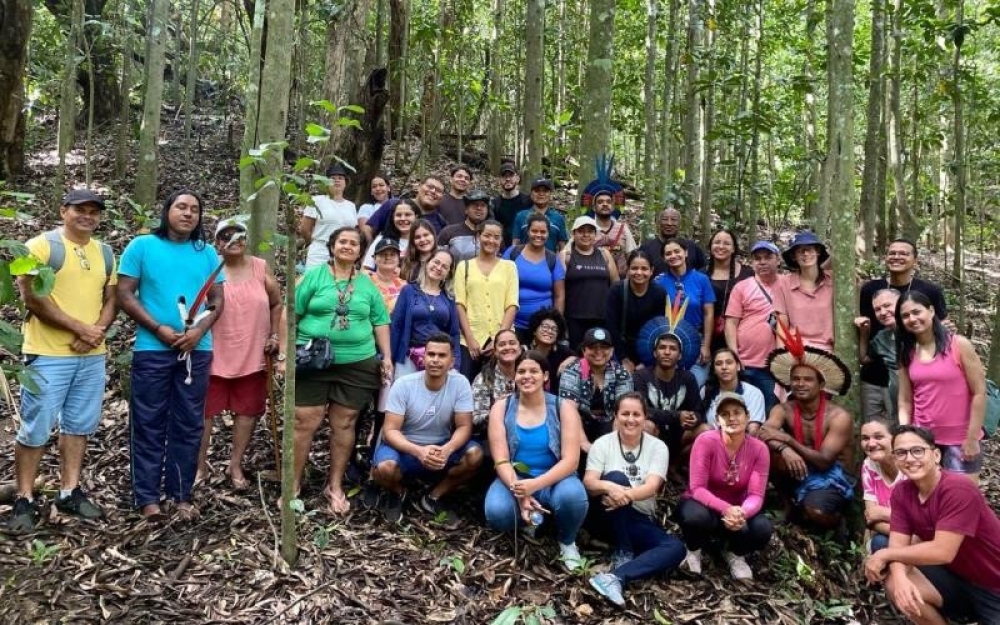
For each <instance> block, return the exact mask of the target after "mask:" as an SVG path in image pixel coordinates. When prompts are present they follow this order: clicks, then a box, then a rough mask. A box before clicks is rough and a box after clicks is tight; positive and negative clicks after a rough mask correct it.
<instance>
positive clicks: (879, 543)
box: [868, 532, 889, 553]
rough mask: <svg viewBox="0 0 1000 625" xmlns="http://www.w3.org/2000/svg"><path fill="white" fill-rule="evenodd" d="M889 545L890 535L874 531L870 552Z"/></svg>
mask: <svg viewBox="0 0 1000 625" xmlns="http://www.w3.org/2000/svg"><path fill="white" fill-rule="evenodd" d="M888 546H889V537H888V536H886V535H885V534H879V533H878V532H872V540H871V544H870V545H869V546H868V552H869V553H875V552H876V551H880V550H882V549H885V548H886V547H888Z"/></svg>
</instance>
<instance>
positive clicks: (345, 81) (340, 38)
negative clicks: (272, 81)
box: [262, 0, 373, 166]
mask: <svg viewBox="0 0 1000 625" xmlns="http://www.w3.org/2000/svg"><path fill="white" fill-rule="evenodd" d="M372 3H373V0H356V1H355V2H352V3H350V4H348V5H347V6H346V7H345V8H344V10H343V11H341V12H340V13H338V14H337V16H336V17H334V18H331V19H330V20H328V22H327V27H326V74H325V75H324V79H323V97H324V98H326V99H327V100H329V101H330V102H332V103H333V104H334V105H336V106H343V105H345V104H356V103H355V102H352V101H351V100H352V99H353V98H355V97H356V96H357V93H358V89H359V88H360V87H361V85H362V84H364V81H365V78H367V76H368V75H367V74H366V73H365V72H364V67H363V65H364V58H365V35H366V33H367V32H368V28H367V24H368V14H369V13H370V12H371V8H372ZM268 28H270V16H269V17H268ZM270 42H271V38H270V33H268V45H269V46H270ZM262 93H264V94H265V95H267V96H268V97H270V95H271V94H270V93H269V92H266V91H264V92H262ZM347 130H348V129H347V128H343V127H340V126H336V125H333V124H331V128H330V141H329V143H328V144H327V150H326V154H328V155H329V154H339V153H340V152H341V150H342V149H343V148H344V144H345V142H347V141H349V138H348V134H347ZM351 165H352V166H353V165H354V163H351Z"/></svg>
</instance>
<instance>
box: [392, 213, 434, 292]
mask: <svg viewBox="0 0 1000 625" xmlns="http://www.w3.org/2000/svg"><path fill="white" fill-rule="evenodd" d="M420 228H423V229H424V230H430V232H431V234H433V235H434V238H435V239H437V230H435V229H434V226H433V225H431V222H429V221H427V220H426V219H417V220H416V221H414V222H413V225H412V226H410V237H409V239H408V243H407V247H406V257H405V258H404V259H403V270H402V272H401V273H400V275H401V276H402V277H403V279H404V280H406V281H407V282H412V281H413V280H416V279H417V276H418V275H419V272H420V267H421V266H423V262H422V261H421V260H420V252H419V251H418V250H417V246H416V245H415V244H414V243H413V238H414V235H416V234H417V230H419V229H420Z"/></svg>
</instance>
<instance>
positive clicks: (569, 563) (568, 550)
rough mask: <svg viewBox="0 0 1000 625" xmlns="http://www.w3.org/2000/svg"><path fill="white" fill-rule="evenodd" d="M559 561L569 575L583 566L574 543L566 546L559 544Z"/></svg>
mask: <svg viewBox="0 0 1000 625" xmlns="http://www.w3.org/2000/svg"><path fill="white" fill-rule="evenodd" d="M559 559H560V560H562V563H563V566H565V567H566V570H567V571H569V572H570V573H572V572H573V571H575V570H577V569H578V568H580V567H581V566H582V565H583V558H582V557H581V556H580V550H579V549H577V548H576V543H570V544H568V545H564V544H562V543H559Z"/></svg>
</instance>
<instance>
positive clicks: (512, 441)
mask: <svg viewBox="0 0 1000 625" xmlns="http://www.w3.org/2000/svg"><path fill="white" fill-rule="evenodd" d="M519 405H520V395H519V394H518V393H516V392H515V393H511V395H510V397H508V398H507V412H505V413H504V416H503V426H504V428H506V429H507V449H508V450H509V453H510V457H511V458H513V457H514V456H515V455H516V454H517V448H518V445H519V444H520V442H521V438H520V437H519V436H518V435H517V408H518V406H519ZM560 425H561V424H560V422H559V398H558V397H556V396H555V395H552V394H551V393H545V429H546V430H547V431H548V434H549V451H551V452H552V454H553V455H554V456H555V457H556V458H557V459H559V458H562V438H561V437H560Z"/></svg>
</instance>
